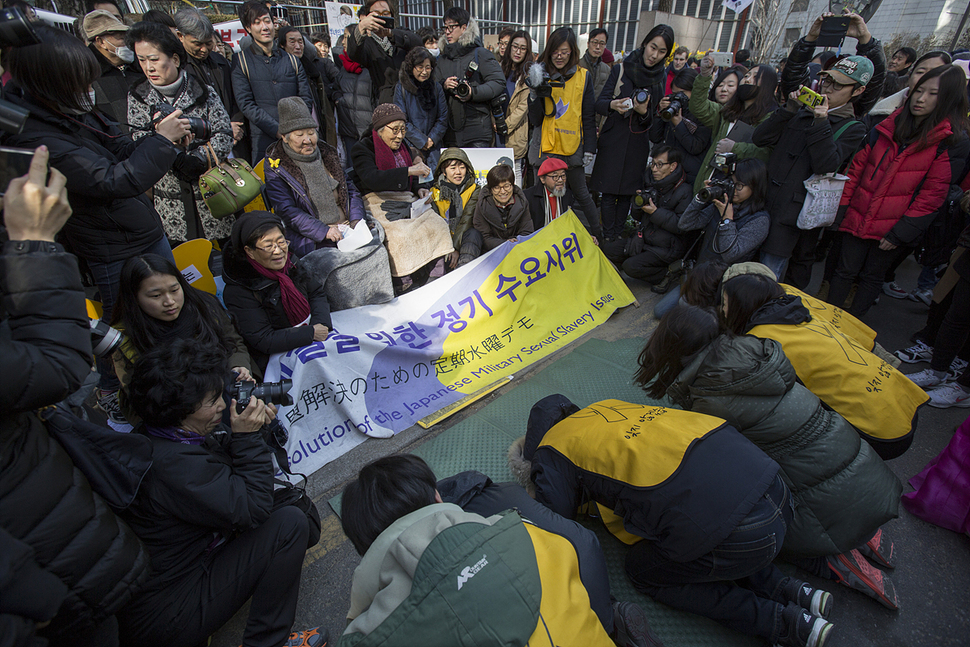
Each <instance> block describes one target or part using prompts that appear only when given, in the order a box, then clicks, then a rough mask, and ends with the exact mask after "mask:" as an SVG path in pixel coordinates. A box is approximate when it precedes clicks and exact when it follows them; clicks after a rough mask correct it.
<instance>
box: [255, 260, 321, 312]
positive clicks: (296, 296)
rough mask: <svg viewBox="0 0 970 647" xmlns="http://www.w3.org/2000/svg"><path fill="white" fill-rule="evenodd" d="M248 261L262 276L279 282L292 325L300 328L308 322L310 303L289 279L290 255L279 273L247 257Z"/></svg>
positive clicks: (291, 263)
mask: <svg viewBox="0 0 970 647" xmlns="http://www.w3.org/2000/svg"><path fill="white" fill-rule="evenodd" d="M246 260H248V261H249V264H250V265H252V266H253V269H254V270H256V272H257V273H258V274H259V275H260V276H263V277H265V278H267V279H272V280H273V281H278V282H279V284H280V294H281V296H282V299H283V310H284V311H285V312H286V318H287V319H289V321H290V325H291V326H299V325H300V324H301V323H303V322H304V321H306V319H307V317H309V316H310V302H309V301H307V298H306V297H305V296H304V295H303V293H302V292H300V290H299V288H297V287H296V285H294V284H293V279H291V278H290V277H289V273H290V269H291V268H292V267H293V261H291V260H290V257H289V255H287V257H286V265H284V266H283V269H282V270H279V271H277V270H271V269H268V268H266V267H263V266H262V265H260V264H259V263H257V262H256V261H254V260H253V259H251V258H248V257H247V259H246Z"/></svg>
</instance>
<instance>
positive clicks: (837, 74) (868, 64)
mask: <svg viewBox="0 0 970 647" xmlns="http://www.w3.org/2000/svg"><path fill="white" fill-rule="evenodd" d="M872 72H873V67H872V61H870V60H869V59H868V58H866V57H865V56H846V57H845V58H843V59H840V60H839V61H837V62H836V63H835V65H833V66H832V67H831V68H830V69H828V70H822V71H821V72H819V76H821V75H823V74H827V75H828V76H830V77H832V80H833V81H835V82H836V83H841V84H842V85H850V84H853V83H858V84H859V85H866V84H867V83H869V79H871V78H872Z"/></svg>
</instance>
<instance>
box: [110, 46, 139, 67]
mask: <svg viewBox="0 0 970 647" xmlns="http://www.w3.org/2000/svg"><path fill="white" fill-rule="evenodd" d="M108 44H109V45H110V43H108ZM115 56H117V57H118V58H120V59H121V61H122V62H123V63H131V62H132V61H134V60H135V53H134V52H133V51H131V50H130V49H128V48H127V47H126V46H124V45H122V46H121V47H115Z"/></svg>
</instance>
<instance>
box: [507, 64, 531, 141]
mask: <svg viewBox="0 0 970 647" xmlns="http://www.w3.org/2000/svg"><path fill="white" fill-rule="evenodd" d="M505 123H506V124H507V125H508V127H509V136H508V139H507V143H506V145H507V146H508V147H509V148H511V149H512V151H513V152H514V153H515V159H517V160H518V159H522V158H523V157H525V156H526V155H527V154H528V152H529V86H527V85H526V84H525V79H524V78H520V79H519V80H518V82H517V83H516V84H515V91H514V92H513V93H512V96H511V97H510V98H509V110H508V112H507V113H506V114H505Z"/></svg>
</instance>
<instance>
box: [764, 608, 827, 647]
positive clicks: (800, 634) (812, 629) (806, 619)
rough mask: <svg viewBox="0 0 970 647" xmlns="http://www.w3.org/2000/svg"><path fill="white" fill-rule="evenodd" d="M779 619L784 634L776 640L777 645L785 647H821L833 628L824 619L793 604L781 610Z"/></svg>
mask: <svg viewBox="0 0 970 647" xmlns="http://www.w3.org/2000/svg"><path fill="white" fill-rule="evenodd" d="M781 619H782V621H783V622H784V623H785V633H784V635H782V636H780V637H779V638H778V644H779V645H786V646H787V647H823V645H825V641H827V640H828V639H829V635H831V633H832V629H833V628H835V625H833V624H832V623H831V622H829V621H828V620H826V619H825V618H818V617H816V616H813V615H812V614H811V613H809V612H808V611H806V610H805V609H802V608H800V607H799V606H798V605H797V604H795V603H789V605H788V606H787V607H785V608H784V609H783V610H782V612H781Z"/></svg>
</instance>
